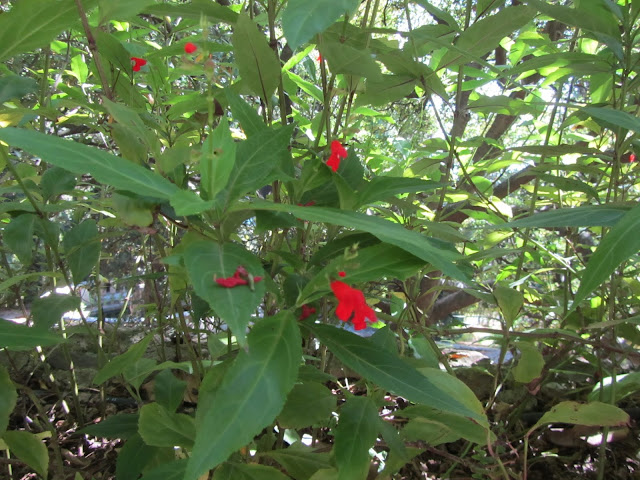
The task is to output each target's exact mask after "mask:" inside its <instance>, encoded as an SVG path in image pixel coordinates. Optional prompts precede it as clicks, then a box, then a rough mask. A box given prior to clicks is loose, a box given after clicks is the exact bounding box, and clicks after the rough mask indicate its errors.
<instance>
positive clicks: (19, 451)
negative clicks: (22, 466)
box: [2, 430, 49, 478]
mask: <svg viewBox="0 0 640 480" xmlns="http://www.w3.org/2000/svg"><path fill="white" fill-rule="evenodd" d="M2 439H3V440H4V442H5V443H6V444H7V446H8V447H9V451H10V452H11V454H12V455H15V456H16V457H18V458H19V459H20V460H21V461H22V462H24V463H26V464H27V465H28V466H29V467H31V468H32V469H34V470H35V471H36V472H37V473H38V474H39V475H41V476H43V477H44V478H47V470H48V468H49V453H48V452H47V447H46V446H45V444H44V443H42V440H40V439H39V438H38V437H37V436H36V435H34V434H33V433H31V432H25V431H23V430H19V431H16V430H9V431H7V432H5V433H4V435H3V436H2Z"/></svg>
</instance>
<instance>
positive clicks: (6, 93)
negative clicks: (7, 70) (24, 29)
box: [0, 13, 38, 104]
mask: <svg viewBox="0 0 640 480" xmlns="http://www.w3.org/2000/svg"><path fill="white" fill-rule="evenodd" d="M4 15H7V14H6V13H5V14H4ZM36 90H38V82H36V81H35V79H33V78H29V77H20V76H18V75H6V76H4V77H2V78H0V104H3V103H4V102H6V101H7V100H13V99H21V98H22V97H24V96H25V95H28V94H29V93H32V92H35V91H36Z"/></svg>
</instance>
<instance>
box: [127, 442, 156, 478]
mask: <svg viewBox="0 0 640 480" xmlns="http://www.w3.org/2000/svg"><path fill="white" fill-rule="evenodd" d="M158 451H159V449H158V447H151V446H149V445H147V444H145V443H144V442H143V441H142V437H140V435H139V434H135V435H134V436H132V437H131V438H130V439H129V440H127V442H126V443H125V444H124V446H123V447H122V448H121V449H120V451H119V452H118V460H117V461H116V478H117V479H118V480H138V478H139V477H140V473H142V471H143V470H144V468H145V467H146V466H147V465H148V464H149V463H150V462H151V461H152V460H153V457H155V456H156V455H157V454H158Z"/></svg>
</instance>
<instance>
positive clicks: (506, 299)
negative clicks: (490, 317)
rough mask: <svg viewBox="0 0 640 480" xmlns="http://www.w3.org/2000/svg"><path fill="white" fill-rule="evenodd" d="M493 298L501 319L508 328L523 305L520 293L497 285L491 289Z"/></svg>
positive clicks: (505, 286)
mask: <svg viewBox="0 0 640 480" xmlns="http://www.w3.org/2000/svg"><path fill="white" fill-rule="evenodd" d="M493 296H494V298H495V299H496V302H497V304H498V307H499V308H500V312H501V313H502V318H504V321H505V322H506V324H507V326H508V327H509V328H510V327H511V325H513V321H514V320H515V319H516V318H518V315H519V314H520V310H521V309H522V306H523V305H524V297H523V295H522V292H519V291H518V290H516V289H515V288H510V287H508V286H507V285H502V284H497V285H496V286H495V287H494V289H493Z"/></svg>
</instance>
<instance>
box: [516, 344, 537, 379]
mask: <svg viewBox="0 0 640 480" xmlns="http://www.w3.org/2000/svg"><path fill="white" fill-rule="evenodd" d="M516 346H517V347H518V350H520V359H519V360H518V364H517V365H516V366H515V367H514V368H513V378H514V379H515V381H516V382H520V383H529V382H531V381H532V380H535V379H536V378H538V377H540V374H541V373H542V369H543V368H544V358H543V357H542V354H541V353H540V350H538V349H537V348H536V346H535V345H533V344H531V343H528V342H517V343H516Z"/></svg>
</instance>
